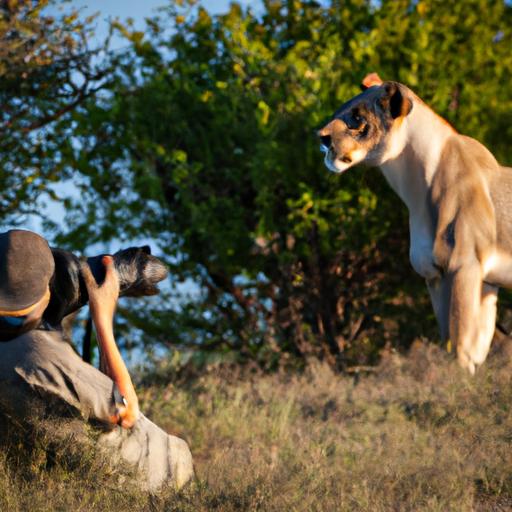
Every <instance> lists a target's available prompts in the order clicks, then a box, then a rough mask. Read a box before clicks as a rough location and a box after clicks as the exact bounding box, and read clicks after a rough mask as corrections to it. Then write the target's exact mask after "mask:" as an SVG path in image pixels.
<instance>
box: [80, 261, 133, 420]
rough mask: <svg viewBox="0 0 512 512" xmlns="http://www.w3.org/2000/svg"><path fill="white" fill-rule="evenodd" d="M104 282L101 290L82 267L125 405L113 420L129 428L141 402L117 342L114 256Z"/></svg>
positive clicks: (108, 367) (110, 368)
mask: <svg viewBox="0 0 512 512" xmlns="http://www.w3.org/2000/svg"><path fill="white" fill-rule="evenodd" d="M102 261H103V264H104V265H105V271H106V272H105V281H104V282H103V284H102V285H101V286H98V285H97V283H96V280H95V279H94V277H93V275H92V273H91V271H90V269H89V266H88V265H83V266H82V270H83V276H84V279H85V284H86V286H87V292H88V294H89V308H90V311H91V316H92V320H93V323H94V326H95V328H96V335H97V338H98V344H99V347H100V350H101V354H102V357H103V358H104V360H105V363H106V373H107V375H108V376H109V377H110V378H111V379H112V380H113V381H114V382H115V383H116V384H117V387H118V388H119V391H120V393H121V394H122V395H123V397H124V398H125V400H126V405H125V406H121V407H119V409H118V416H117V417H114V418H112V421H113V422H114V423H119V424H120V425H121V426H122V427H125V428H130V427H132V426H133V425H134V423H135V422H136V421H137V418H138V417H139V401H138V399H137V394H136V393H135V388H134V387H133V383H132V379H131V377H130V374H129V373H128V369H127V368H126V365H125V363H124V361H123V358H122V357H121V354H120V352H119V349H118V348H117V344H116V340H115V338H114V327H113V323H114V312H115V309H116V305H117V299H118V297H119V280H118V277H117V273H116V270H115V268H114V263H113V259H112V257H111V256H104V257H103V260H102Z"/></svg>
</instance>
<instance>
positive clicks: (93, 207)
mask: <svg viewBox="0 0 512 512" xmlns="http://www.w3.org/2000/svg"><path fill="white" fill-rule="evenodd" d="M484 12H485V17H483V14H484ZM510 17H511V7H510V6H509V5H507V4H506V3H505V2H491V1H483V0H471V1H468V2H459V3H457V4H456V5H454V4H452V3H446V2H440V1H438V0H430V1H422V2H417V1H405V0H400V1H396V2H395V1H393V2H391V1H389V2H388V1H383V2H381V3H378V4H376V3H375V2H372V1H364V0H350V1H343V2H340V1H332V2H330V3H326V4H322V5H321V4H319V3H318V2H311V1H292V0H289V1H280V0H267V1H264V2H263V5H262V6H261V9H259V8H258V9H257V10H256V11H253V10H252V9H243V8H241V7H240V6H239V5H238V4H236V3H234V4H232V5H231V7H230V9H229V11H228V12H227V13H225V14H223V15H219V16H211V15H210V14H209V13H208V12H207V11H206V10H205V9H203V8H201V7H196V6H194V3H192V2H191V3H190V4H185V3H184V2H176V3H174V4H172V5H171V7H168V8H167V9H166V11H165V12H163V13H162V15H161V16H160V17H159V18H155V19H153V20H150V21H149V22H148V28H147V31H146V32H144V33H143V32H136V31H132V30H131V29H130V27H129V26H128V27H123V26H118V28H119V30H121V31H122V32H123V33H124V34H125V36H126V38H127V39H128V40H129V41H131V49H130V51H128V52H127V53H126V54H124V55H123V56H122V57H120V58H119V59H118V60H117V69H116V73H115V77H114V78H113V79H112V81H111V82H110V85H109V91H110V94H109V95H107V96H104V97H102V98H99V99H97V98H96V99H95V100H94V101H93V102H88V103H86V104H84V105H83V106H82V107H80V108H79V109H78V110H77V111H76V112H75V113H74V114H73V119H74V121H75V122H76V129H75V131H74V132H73V135H74V137H75V140H76V141H78V142H77V144H76V145H75V147H74V152H73V155H68V156H72V157H73V158H71V159H69V160H68V161H67V162H66V163H67V165H68V169H70V171H71V170H72V172H76V173H79V176H80V180H79V182H80V184H81V185H80V186H81V194H80V201H79V202H75V203H74V205H73V208H72V209H70V215H69V217H68V219H67V221H68V225H69V226H70V227H71V228H72V229H71V230H70V231H69V232H67V233H66V236H63V237H61V240H62V241H65V242H66V243H68V244H73V245H75V246H76V247H79V248H81V249H83V248H85V247H86V246H87V245H88V244H90V243H94V242H97V241H101V240H108V239H110V238H112V237H113V236H117V237H118V238H121V239H126V240H130V239H134V238H140V237H150V238H153V239H155V240H157V242H158V244H159V246H160V249H161V251H162V252H163V253H164V255H165V256H166V257H167V259H168V262H169V264H170V266H171V271H172V275H173V279H174V280H175V282H186V281H187V280H192V281H193V282H194V283H195V284H196V285H197V287H198V292H197V293H195V294H193V296H192V297H191V298H190V300H189V301H182V302H181V304H179V305H178V306H176V307H171V306H170V304H171V302H170V301H171V299H170V298H169V301H163V303H162V308H161V310H158V311H142V312H141V311H140V310H138V311H135V310H131V311H130V310H126V311H125V314H126V317H127V318H128V319H129V320H130V322H132V325H135V326H138V327H140V328H141V329H142V330H143V331H144V333H145V335H146V337H149V338H150V339H151V340H153V341H154V340H156V341H158V342H160V343H162V344H163V345H167V346H172V345H182V346H193V347H200V348H201V349H202V350H205V351H206V350H216V351H223V352H228V351H234V352H235V353H236V354H240V355H242V356H245V357H258V358H262V359H264V360H266V361H273V360H276V359H282V358H283V357H284V358H285V357H287V356H288V355H290V354H292V355H298V356H300V357H303V358H307V357H310V356H317V357H321V358H323V359H325V360H327V361H329V362H330V363H331V364H332V365H333V366H344V365H345V364H347V363H353V362H367V361H372V360H374V358H375V357H376V356H377V354H378V351H379V350H380V349H381V348H382V347H383V346H384V345H385V344H387V343H389V344H391V345H392V346H398V347H399V346H404V345H407V344H408V343H410V341H412V339H413V338H414V337H415V336H417V335H418V334H424V333H434V332H435V322H434V319H433V315H432V313H431V311H430V306H429V304H428V300H427V297H426V293H425V290H424V286H423V283H422V282H421V280H420V279H419V278H418V277H417V276H415V275H414V274H413V271H412V269H410V268H409V265H408V264H407V260H408V233H407V219H406V212H405V208H404V207H403V206H402V205H400V204H399V200H398V199H397V198H396V196H394V194H393V193H392V192H391V191H390V190H389V188H388V187H387V185H386V184H385V183H384V180H383V179H382V177H381V176H380V174H379V173H378V172H377V171H376V170H374V169H353V170H352V171H351V172H350V173H348V174H347V175H343V176H342V177H338V176H333V175H331V174H329V173H328V172H327V171H326V170H325V168H324V166H323V164H322V158H321V155H320V153H319V151H318V143H317V140H316V137H315V135H314V131H315V128H316V127H318V126H319V125H320V124H321V122H322V120H323V119H325V118H326V117H328V116H329V115H330V114H331V113H332V112H333V111H334V110H335V109H336V108H337V107H338V106H339V105H340V104H341V103H343V102H344V101H345V100H347V99H348V98H350V97H351V96H353V95H354V94H356V93H357V91H358V84H359V82H360V80H361V79H362V77H363V76H364V75H365V74H366V73H367V72H370V71H378V72H379V73H380V74H381V76H383V77H384V78H389V79H398V80H400V81H403V82H404V83H407V84H409V85H410V86H411V87H412V88H413V89H415V90H416V91H417V92H418V94H419V95H420V96H422V97H423V98H424V99H425V100H426V101H427V102H428V103H430V104H431V105H432V106H433V107H434V108H435V109H436V110H437V111H438V112H439V113H440V114H441V115H444V116H446V117H447V118H448V119H449V120H450V121H451V122H453V123H454V124H455V126H456V127H457V128H459V129H460V130H461V131H463V132H464V133H468V134H469V135H473V136H476V137H478V138H480V139H481V140H483V141H484V142H485V143H487V144H488V145H489V146H490V148H491V149H492V150H494V151H495V152H496V154H497V155H498V156H500V157H502V158H503V157H505V156H506V148H507V146H506V141H507V138H508V140H510V133H506V132H507V131H508V132H510V123H508V124H507V122H508V121H509V119H510V113H511V100H512V94H511V92H510V88H508V87H504V86H503V84H504V83H508V82H509V81H510V74H511V71H512V60H511V56H510V51H509V48H510V38H511V32H510V28H509V27H510ZM397 20H399V22H398V21H397ZM496 77H499V80H497V79H496ZM498 127H501V128H498ZM505 128H506V129H505ZM412 318H414V322H412V321H411V320H412Z"/></svg>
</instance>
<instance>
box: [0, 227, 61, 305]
mask: <svg viewBox="0 0 512 512" xmlns="http://www.w3.org/2000/svg"><path fill="white" fill-rule="evenodd" d="M54 269H55V263H54V260H53V254H52V251H51V249H50V247H49V246H48V242H47V241H46V240H45V239H44V238H43V237H42V236H39V235H38V234H37V233H33V232H32V231H25V230H21V229H13V230H11V231H7V233H1V234H0V311H3V312H17V311H21V310H24V309H27V308H29V307H30V306H32V305H34V304H35V303H36V302H38V301H39V300H41V299H42V297H43V296H44V295H45V293H46V292H47V289H48V284H49V282H50V279H51V277H52V275H53V272H54Z"/></svg>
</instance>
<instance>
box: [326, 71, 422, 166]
mask: <svg viewBox="0 0 512 512" xmlns="http://www.w3.org/2000/svg"><path fill="white" fill-rule="evenodd" d="M362 86H363V89H364V91H363V92H362V93H361V94H359V95H358V96H356V97H354V98H352V99H351V100H349V101H347V103H345V104H344V105H342V106H341V107H340V108H339V109H338V110H337V111H336V112H335V113H334V115H333V116H332V119H331V120H330V121H329V122H328V123H327V124H326V125H325V126H324V127H323V128H321V129H320V130H319V131H318V136H319V137H320V143H321V146H320V148H321V150H322V151H323V152H324V153H325V160H324V161H325V165H326V166H327V168H328V169H329V170H330V171H333V172H336V173H341V172H344V171H346V170H347V169H349V168H350V167H352V166H353V165H356V164H359V163H362V162H365V163H367V164H369V165H379V164H381V163H383V160H384V157H385V155H386V152H387V150H388V148H389V145H390V141H391V138H392V132H393V129H394V128H395V127H396V126H398V125H399V124H400V123H399V120H400V119H402V118H404V117H405V116H407V115H408V114H409V112H410V111H411V110H412V105H413V103H412V97H411V92H410V91H409V89H407V88H406V87H405V86H404V85H402V84H399V83H398V82H383V81H382V80H381V79H380V78H379V77H378V75H377V74H375V73H372V74H371V75H368V76H367V77H366V78H365V79H364V80H363V84H362Z"/></svg>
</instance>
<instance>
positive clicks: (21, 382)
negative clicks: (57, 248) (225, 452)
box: [0, 230, 193, 490]
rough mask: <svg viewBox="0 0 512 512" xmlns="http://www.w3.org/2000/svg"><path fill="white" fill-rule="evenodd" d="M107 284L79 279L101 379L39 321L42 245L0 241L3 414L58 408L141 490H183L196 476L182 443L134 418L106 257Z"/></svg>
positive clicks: (22, 235) (25, 239)
mask: <svg viewBox="0 0 512 512" xmlns="http://www.w3.org/2000/svg"><path fill="white" fill-rule="evenodd" d="M103 264H104V266H105V268H106V275H105V280H104V282H103V284H102V285H101V286H98V285H97V283H96V281H95V279H94V277H93V276H92V274H91V272H90V269H89V267H88V266H87V265H83V267H82V273H83V276H84V280H85V283H86V286H87V292H88V294H89V307H90V312H91V316H92V320H93V323H94V326H95V328H96V333H97V339H98V345H99V347H100V349H101V353H102V358H104V363H105V364H104V365H105V372H106V373H107V375H105V374H104V373H102V372H100V371H99V370H97V369H96V368H94V367H93V366H91V365H89V364H88V363H85V362H84V361H82V359H81V358H80V357H79V356H78V354H77V353H76V352H75V351H74V350H73V348H72V347H71V345H69V344H68V343H67V342H66V341H65V340H64V339H63V336H62V333H61V332H60V331H58V330H55V329H50V328H49V327H48V326H47V325H46V324H45V322H44V320H43V313H44V311H45V309H46V307H47V306H48V303H49V301H50V296H51V292H50V282H51V279H52V276H53V274H54V269H55V263H54V258H53V255H52V251H51V249H50V247H49V246H48V243H47V241H46V240H45V239H44V238H42V237H41V236H39V235H37V234H36V233H33V232H30V231H24V230H12V231H8V232H6V233H2V234H0V341H2V342H3V343H0V411H1V412H3V413H6V412H7V413H8V414H11V415H12V414H14V415H15V416H16V417H18V418H20V419H23V417H25V416H27V415H30V414H31V413H32V412H33V411H32V404H33V399H34V397H37V398H39V399H40V400H41V401H42V402H43V403H45V404H46V405H47V406H48V407H47V408H49V409H50V412H51V413H57V411H59V407H57V406H56V404H57V403H59V404H60V405H64V406H65V407H64V408H65V409H66V410H68V411H69V410H70V409H71V410H73V411H75V412H77V413H78V414H79V415H80V416H81V417H82V418H83V419H85V420H88V422H89V424H91V425H92V424H99V425H101V429H99V430H98V437H97V439H98V444H99V445H100V446H101V447H103V448H106V453H108V454H109V456H110V457H111V459H112V461H113V462H114V463H116V461H121V464H123V463H124V464H126V465H129V466H131V467H134V468H135V470H136V471H137V474H138V476H139V477H140V478H138V479H137V481H138V483H139V484H140V486H141V487H143V488H146V489H149V490H157V489H159V488H161V487H162V486H163V485H166V484H172V485H174V486H175V487H181V486H183V485H184V484H185V483H186V482H188V481H189V480H190V479H191V478H192V476H193V467H192V457H191V454H190V450H189V448H188V445H187V444H186V442H185V441H183V440H181V439H179V438H177V437H174V436H169V435H167V434H166V433H165V432H164V431H162V430H161V429H160V428H158V427H157V426H156V425H154V424H153V423H152V422H150V421H149V420H148V419H147V418H146V417H145V416H144V415H143V414H141V413H140V411H139V405H138V399H137V395H136V393H135V389H134V387H133V383H132V381H131V378H130V375H129V373H128V370H127V368H126V365H125V364H124V361H123V359H122V357H121V354H120V352H119V350H118V348H117V345H116V341H115V338H114V331H113V318H114V313H115V308H116V304H117V300H118V295H119V283H118V278H117V273H116V270H115V268H114V265H113V261H112V257H110V256H105V257H104V258H103Z"/></svg>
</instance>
